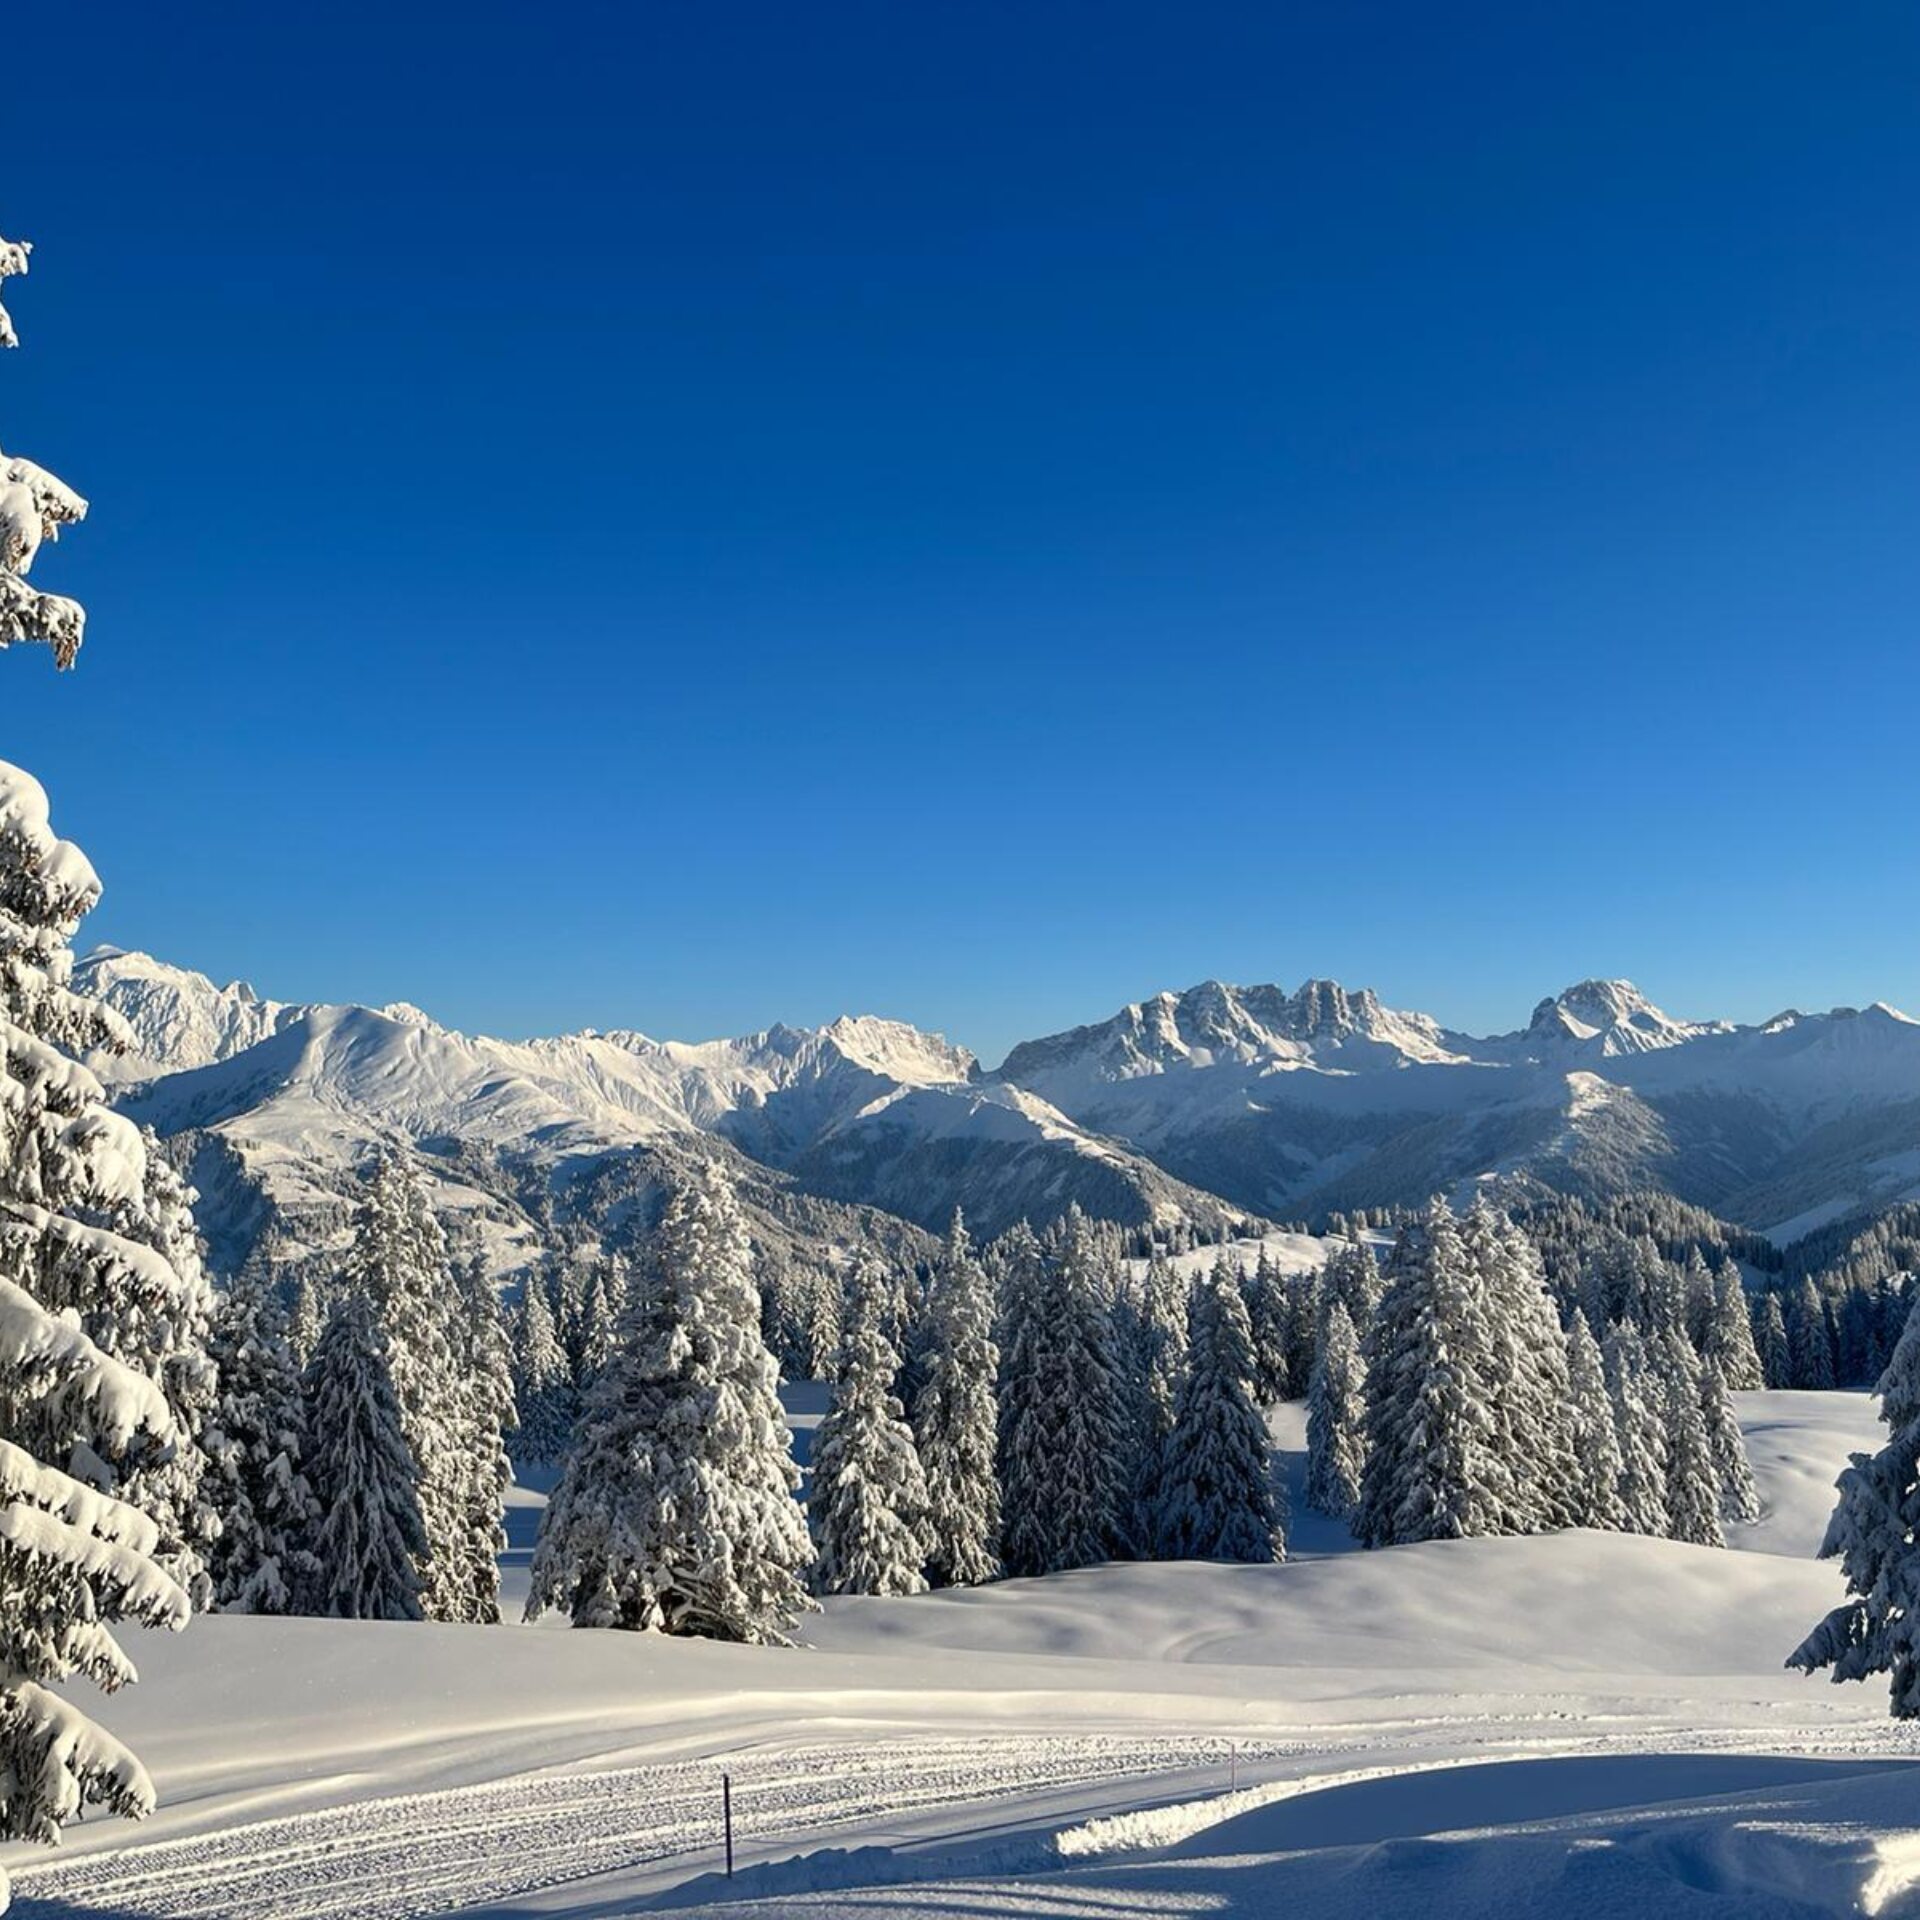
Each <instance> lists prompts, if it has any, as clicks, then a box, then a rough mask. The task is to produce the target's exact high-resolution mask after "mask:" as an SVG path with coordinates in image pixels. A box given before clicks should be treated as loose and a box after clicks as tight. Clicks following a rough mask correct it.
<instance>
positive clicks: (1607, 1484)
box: [1567, 1307, 1627, 1530]
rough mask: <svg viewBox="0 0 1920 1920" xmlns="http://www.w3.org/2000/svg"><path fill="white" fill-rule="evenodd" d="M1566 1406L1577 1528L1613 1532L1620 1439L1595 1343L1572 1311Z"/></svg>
mask: <svg viewBox="0 0 1920 1920" xmlns="http://www.w3.org/2000/svg"><path fill="white" fill-rule="evenodd" d="M1567 1401H1568V1405H1569V1407H1570V1408H1571V1410H1572V1415H1573V1455H1574V1460H1575V1463H1576V1464H1577V1466H1578V1469H1579V1490H1580V1497H1579V1509H1578V1513H1579V1523H1580V1525H1581V1526H1583V1527H1601V1528H1606V1529H1609V1530H1618V1529H1619V1528H1621V1527H1624V1526H1625V1525H1626V1524H1627V1511H1626V1507H1625V1505H1624V1504H1623V1502H1622V1501H1621V1498H1620V1480H1621V1458H1620V1436H1619V1433H1618V1431H1617V1430H1616V1428H1615V1425H1614V1411H1613V1401H1612V1399H1611V1397H1610V1396H1609V1394H1608V1392H1607V1377H1606V1370H1605V1366H1604V1363H1603V1362H1602V1360H1601V1357H1600V1346H1599V1342H1598V1341H1596V1340H1595V1339H1594V1337H1593V1329H1592V1328H1591V1327H1589V1326H1588V1325H1587V1316H1586V1315H1585V1314H1584V1313H1582V1312H1581V1311H1580V1309H1579V1308H1577V1307H1576V1308H1575V1309H1574V1314H1573V1325H1572V1326H1571V1327H1570V1328H1569V1329H1568V1331H1567Z"/></svg>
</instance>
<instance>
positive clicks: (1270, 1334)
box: [1215, 1246, 1305, 1406]
mask: <svg viewBox="0 0 1920 1920" xmlns="http://www.w3.org/2000/svg"><path fill="white" fill-rule="evenodd" d="M1223 1263H1224V1264H1226V1265H1228V1266H1230V1267H1231V1268H1232V1271H1233V1273H1234V1277H1235V1279H1236V1280H1237V1281H1238V1283H1239V1286H1240V1291H1241V1298H1242V1299H1243V1300H1244V1301H1245V1303H1246V1309H1247V1324H1248V1326H1249V1328H1250V1329H1251V1330H1252V1337H1253V1360H1254V1392H1255V1393H1256V1394H1257V1395H1258V1396H1259V1399H1260V1404H1261V1405H1262V1406H1271V1405H1272V1404H1273V1403H1274V1402H1275V1401H1276V1400H1284V1399H1286V1398H1287V1396H1288V1395H1289V1393H1291V1392H1292V1391H1294V1388H1293V1384H1292V1380H1291V1370H1290V1368H1289V1365H1288V1360H1289V1355H1288V1352H1287V1332H1288V1316H1287V1288H1286V1281H1285V1278H1284V1277H1283V1276H1282V1274H1281V1273H1280V1270H1279V1269H1278V1268H1277V1267H1276V1266H1275V1265H1274V1263H1273V1261H1272V1259H1271V1257H1270V1256H1269V1255H1268V1253H1267V1250H1266V1248H1265V1247H1264V1246H1263V1247H1262V1248H1261V1249H1260V1258H1259V1260H1258V1261H1257V1262H1256V1263H1255V1265H1254V1266H1253V1268H1252V1269H1251V1270H1250V1271H1248V1272H1246V1273H1245V1274H1242V1273H1241V1272H1240V1270H1239V1268H1238V1267H1237V1266H1233V1265H1232V1263H1231V1262H1230V1261H1228V1258H1227V1255H1226V1253H1225V1251H1224V1250H1223V1251H1222V1253H1221V1255H1220V1261H1219V1262H1217V1263H1216V1265H1215V1271H1216V1272H1218V1271H1219V1266H1220V1265H1221V1264H1223ZM1300 1384H1301V1385H1302V1386H1304V1385H1305V1377H1304V1376H1302V1379H1301V1383H1300Z"/></svg>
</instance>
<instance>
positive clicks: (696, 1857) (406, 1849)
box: [13, 1736, 1309, 1920]
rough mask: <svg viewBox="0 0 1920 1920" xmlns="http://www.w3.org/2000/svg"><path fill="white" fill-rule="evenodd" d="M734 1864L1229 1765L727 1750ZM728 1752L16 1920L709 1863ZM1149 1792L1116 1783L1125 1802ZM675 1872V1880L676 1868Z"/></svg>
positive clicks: (1132, 1743) (319, 1843)
mask: <svg viewBox="0 0 1920 1920" xmlns="http://www.w3.org/2000/svg"><path fill="white" fill-rule="evenodd" d="M1308 1750H1309V1749H1306V1748H1304V1747H1303V1745H1302V1743H1301V1742H1298V1741H1241V1742H1239V1743H1238V1744H1237V1749H1236V1751H1237V1762H1236V1764H1238V1765H1239V1766H1241V1767H1245V1768H1252V1767H1255V1766H1258V1765H1261V1764H1263V1763H1264V1764H1267V1765H1271V1764H1273V1763H1275V1762H1277V1761H1285V1760H1296V1759H1298V1758H1299V1757H1300V1756H1301V1754H1302V1753H1303V1752H1305V1751H1308ZM724 1765H725V1769H726V1771H727V1772H729V1773H730V1774H731V1775H732V1778H733V1806H734V1824H735V1832H736V1838H737V1843H738V1846H739V1852H740V1857H741V1859H742V1860H743V1861H744V1860H746V1859H748V1858H757V1857H765V1856H766V1855H767V1854H769V1853H771V1854H774V1855H782V1854H786V1853H789V1852H792V1851H795V1850H796V1848H797V1847H798V1846H799V1845H800V1844H801V1843H803V1842H804V1841H805V1840H806V1838H807V1837H809V1836H817V1835H819V1834H820V1833H822V1832H823V1831H825V1830H828V1829H834V1828H845V1827H850V1826H856V1825H857V1826H859V1827H860V1828H863V1829H865V1828H870V1827H871V1826H872V1825H873V1824H874V1823H875V1822H876V1821H879V1822H895V1821H901V1820H908V1821H911V1820H912V1819H913V1818H914V1817H915V1816H918V1815H925V1814H928V1813H930V1812H937V1811H938V1810H941V1809H958V1808H965V1807H971V1806H979V1805H985V1806H994V1805H996V1803H997V1804H998V1806H999V1808H1000V1810H1001V1811H1002V1812H1004V1811H1005V1808H1006V1803H1008V1802H1009V1801H1015V1800H1018V1801H1021V1802H1026V1801H1030V1800H1032V1799H1034V1798H1036V1797H1044V1796H1047V1795H1049V1794H1057V1793H1059V1792H1060V1791H1061V1790H1064V1789H1073V1788H1087V1787H1098V1786H1099V1785H1100V1784H1101V1783H1103V1782H1114V1783H1122V1782H1132V1783H1136V1785H1137V1784H1138V1783H1145V1782H1150V1781H1154V1780H1162V1781H1164V1782H1165V1783H1166V1791H1168V1792H1173V1791H1180V1792H1184V1793H1191V1792H1194V1791H1198V1790H1200V1789H1201V1787H1202V1786H1203V1785H1205V1784H1208V1782H1207V1781H1206V1779H1205V1776H1207V1775H1209V1774H1211V1775H1218V1776H1219V1779H1220V1782H1221V1784H1224V1782H1225V1777H1226V1771H1227V1768H1228V1766H1229V1759H1228V1747H1227V1743H1226V1742H1224V1741H1222V1740H1219V1739H1180V1738H1138V1739H1132V1738H1126V1737H1122V1736H1113V1737H1105V1736H1082V1737H1076V1738H1064V1737H1062V1738H1042V1737H1035V1738H1020V1739H986V1740H942V1741H915V1740H882V1741H879V1742H877V1743H875V1744H873V1745H870V1746H863V1747H856V1746H853V1745H850V1744H844V1745H843V1744H836V1745H833V1746H821V1747H798V1748H789V1749H785V1750H768V1749H761V1750H755V1751H747V1752H742V1753H736V1754H730V1755H728V1756H726V1758H725V1761H724ZM721 1770H722V1762H721V1761H719V1760H709V1761H691V1762H679V1763H675V1764H671V1765H663V1766H643V1767H622V1768H618V1769H614V1770H610V1771H603V1772H591V1773H571V1774H557V1775H532V1776H522V1777H520V1778H517V1779H508V1780H500V1781H490V1782H488V1783H486V1784H484V1785H481V1786H472V1787H460V1788H454V1789H451V1790H448V1791H443V1792H438V1793H422V1794H403V1795H397V1796H393V1797H390V1798H387V1799H379V1800H362V1801H355V1802H352V1803H350V1804H348V1805H345V1806H340V1807H334V1808H328V1809H326V1810H324V1811H321V1812H315V1813H306V1814H298V1815H293V1816H290V1817H287V1818H282V1819H276V1820H264V1821H257V1822H253V1823H251V1824H248V1825H242V1826H233V1827H227V1828H224V1829H222V1830H220V1831H218V1832H215V1833H209V1834H204V1835H198V1836H195V1837H192V1838H185V1839H180V1840H162V1841H155V1842H151V1843H148V1844H144V1845H143V1844H138V1843H136V1844H134V1845H131V1846H126V1847H120V1848H116V1849H114V1850H113V1851H111V1852H107V1853H101V1854H96V1855H91V1856H85V1857H82V1858H78V1859H74V1860H71V1861H68V1862H65V1863H61V1862H57V1861H56V1862H54V1863H52V1864H49V1865H47V1866H44V1867H39V1866H24V1867H21V1868H18V1869H16V1870H15V1872H14V1876H13V1877H14V1886H15V1899H16V1904H15V1907H14V1909H13V1912H14V1915H15V1920H32V1917H33V1916H37V1915H49V1916H50V1915H52V1914H54V1913H61V1914H71V1913H73V1912H75V1911H79V1912H96V1913H104V1914H112V1915H114V1916H115V1917H116V1920H328V1917H329V1916H349V1915H350V1916H354V1920H424V1917H425V1916H428V1915H434V1914H444V1913H447V1912H450V1911H454V1910H457V1909H459V1908H461V1907H465V1906H472V1905H476V1904H478V1903H481V1902H486V1903H488V1904H489V1905H491V1904H494V1903H496V1902H499V1901H501V1900H504V1899H507V1898H510V1897H511V1896H513V1895H515V1894H522V1893H529V1892H532V1891H534V1890H536V1889H540V1888H549V1887H556V1886H561V1885H564V1884H566V1883H568V1882H572V1881H578V1880H587V1879H592V1878H594V1877H595V1876H597V1875H601V1874H606V1873H611V1872H615V1871H622V1870H625V1871H631V1870H633V1869H635V1868H640V1867H645V1866H647V1865H648V1864H650V1863H656V1862H657V1863H661V1864H662V1865H663V1866H664V1865H666V1864H667V1863H672V1862H678V1863H680V1865H681V1868H682V1870H683V1871H684V1872H685V1873H689V1874H690V1873H694V1872H697V1871H699V1870H700V1869H701V1868H703V1867H706V1866H710V1865H713V1864H716V1863H717V1861H718V1858H719V1845H720V1775H721ZM1146 1797H1151V1796H1149V1795H1148V1794H1146V1793H1145V1792H1144V1791H1132V1792H1126V1791H1123V1793H1122V1795H1121V1801H1122V1803H1123V1804H1124V1803H1125V1802H1127V1801H1132V1800H1138V1799H1140V1798H1146ZM664 1877H666V1878H676V1877H678V1875H675V1874H672V1873H668V1874H667V1875H665V1876H664Z"/></svg>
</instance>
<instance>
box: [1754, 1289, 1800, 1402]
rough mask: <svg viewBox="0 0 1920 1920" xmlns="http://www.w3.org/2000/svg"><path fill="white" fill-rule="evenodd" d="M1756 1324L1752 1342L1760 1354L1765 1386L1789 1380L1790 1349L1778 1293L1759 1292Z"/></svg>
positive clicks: (1791, 1380)
mask: <svg viewBox="0 0 1920 1920" xmlns="http://www.w3.org/2000/svg"><path fill="white" fill-rule="evenodd" d="M1755 1312H1756V1314H1757V1316H1758V1321H1759V1324H1758V1326H1757V1327H1756V1328H1755V1331H1754V1340H1753V1343H1754V1346H1755V1348H1756V1350H1757V1351H1758V1352H1759V1355H1760V1374H1761V1378H1762V1379H1763V1380H1764V1381H1765V1382H1766V1384H1767V1385H1768V1386H1769V1387H1787V1386H1791V1385H1792V1384H1793V1349H1792V1347H1791V1346H1790V1345H1789V1344H1788V1341H1787V1322H1786V1317H1785V1315H1784V1314H1783V1313H1782V1312H1781V1310H1780V1296H1779V1294H1777V1293H1773V1292H1768V1293H1765V1294H1762V1295H1761V1296H1760V1299H1759V1301H1758V1303H1757V1304H1756V1307H1755Z"/></svg>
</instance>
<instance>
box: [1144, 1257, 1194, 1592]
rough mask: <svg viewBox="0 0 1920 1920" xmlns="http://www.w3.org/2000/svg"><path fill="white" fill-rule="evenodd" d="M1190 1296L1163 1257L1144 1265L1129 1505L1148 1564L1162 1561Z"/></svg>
mask: <svg viewBox="0 0 1920 1920" xmlns="http://www.w3.org/2000/svg"><path fill="white" fill-rule="evenodd" d="M1192 1293H1193V1287H1192V1283H1191V1282H1190V1281H1189V1280H1188V1279H1187V1278H1186V1276H1185V1275H1184V1274H1183V1273H1181V1271H1180V1269H1179V1268H1178V1267H1176V1266H1175V1265H1174V1264H1173V1262H1172V1261H1171V1260H1169V1259H1168V1258H1166V1256H1165V1255H1164V1254H1162V1253H1159V1252H1156V1253H1154V1254H1153V1255H1152V1256H1151V1257H1150V1258H1149V1259H1148V1261H1147V1267H1146V1271H1145V1273H1144V1274H1143V1275H1142V1276H1141V1282H1140V1299H1139V1307H1138V1313H1137V1317H1136V1327H1135V1331H1136V1336H1137V1343H1138V1352H1137V1354H1136V1357H1135V1373H1136V1377H1137V1386H1138V1393H1139V1402H1140V1404H1139V1410H1138V1412H1137V1414H1136V1416H1135V1435H1136V1446H1137V1449H1138V1462H1139V1470H1138V1475H1137V1479H1136V1484H1135V1487H1134V1494H1133V1504H1134V1511H1135V1513H1136V1514H1137V1515H1138V1521H1137V1525H1136V1532H1137V1535H1138V1539H1137V1542H1136V1545H1137V1548H1138V1551H1139V1552H1140V1553H1141V1554H1142V1555H1143V1556H1144V1557H1146V1558H1149V1559H1160V1558H1165V1557H1166V1549H1165V1545H1164V1543H1163V1542H1162V1540H1161V1538H1160V1519H1161V1514H1162V1511H1163V1502H1162V1482H1163V1478H1164V1474H1165V1469H1166V1464H1167V1442H1168V1439H1169V1438H1170V1436H1171V1435H1172V1433H1173V1422H1174V1416H1175V1413H1176V1411H1177V1409H1178V1406H1179V1401H1180V1389H1181V1387H1182V1385H1183V1384H1184V1383H1185V1381H1186V1377H1187V1353H1188V1344H1189V1326H1188V1320H1189V1312H1190V1302H1191V1298H1192Z"/></svg>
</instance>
